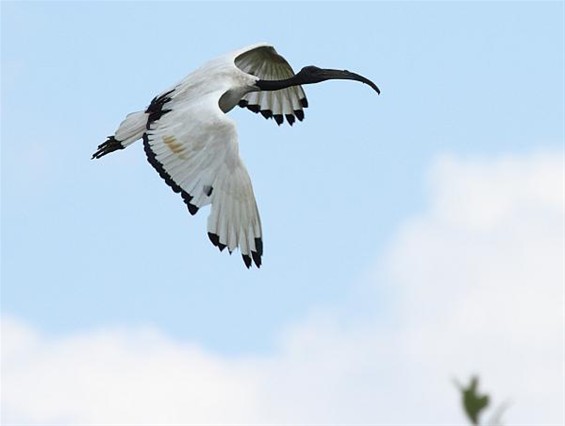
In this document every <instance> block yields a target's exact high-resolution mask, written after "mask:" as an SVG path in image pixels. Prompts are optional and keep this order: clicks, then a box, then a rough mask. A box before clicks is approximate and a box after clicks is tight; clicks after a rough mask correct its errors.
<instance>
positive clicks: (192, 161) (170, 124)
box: [143, 93, 263, 268]
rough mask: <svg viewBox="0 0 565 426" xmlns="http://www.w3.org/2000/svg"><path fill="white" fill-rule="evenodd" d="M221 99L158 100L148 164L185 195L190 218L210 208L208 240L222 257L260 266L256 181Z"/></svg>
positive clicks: (148, 137) (152, 111)
mask: <svg viewBox="0 0 565 426" xmlns="http://www.w3.org/2000/svg"><path fill="white" fill-rule="evenodd" d="M219 96H220V94H211V95H208V96H205V97H202V98H200V99H198V100H197V101H194V102H176V100H175V99H171V98H170V97H169V96H168V94H167V93H165V94H163V95H161V96H160V97H157V98H155V99H153V101H152V102H151V105H149V107H148V109H147V111H146V113H148V114H149V120H148V123H147V130H146V132H145V133H144V135H143V145H144V148H145V153H146V154H147V158H148V160H149V162H150V163H151V164H152V165H153V167H154V168H155V169H156V170H157V172H158V173H159V175H160V176H161V177H162V178H163V179H164V180H165V182H166V183H167V184H168V185H169V186H170V187H171V188H172V189H173V191H175V192H177V193H180V194H181V196H182V198H183V200H184V202H185V203H186V204H187V206H188V210H189V211H190V213H191V214H193V215H194V214H196V212H198V209H199V208H200V207H202V206H205V205H207V204H211V205H212V209H211V212H210V216H209V217H208V237H209V238H210V241H212V243H213V244H214V245H215V246H216V247H218V248H219V249H220V251H222V250H223V249H225V248H227V249H228V251H229V252H230V253H231V252H232V251H234V250H235V249H236V248H239V250H240V251H241V254H242V257H243V261H244V262H245V265H246V266H247V267H248V268H249V267H250V266H251V264H252V263H255V265H256V266H257V267H259V266H261V256H262V254H263V242H262V232H261V221H260V218H259V212H258V210H257V204H256V202H255V196H254V194H253V188H252V186H251V180H250V178H249V175H248V173H247V170H246V168H245V166H244V165H243V162H242V161H241V159H240V157H239V150H238V142H237V133H236V129H235V123H234V122H233V121H232V120H231V119H230V118H228V117H226V115H225V114H224V113H223V112H222V111H221V110H220V108H219V106H218V101H217V100H218V98H219Z"/></svg>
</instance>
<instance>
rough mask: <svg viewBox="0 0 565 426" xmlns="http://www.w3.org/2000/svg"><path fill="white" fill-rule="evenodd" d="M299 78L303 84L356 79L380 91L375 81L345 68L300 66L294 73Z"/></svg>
mask: <svg viewBox="0 0 565 426" xmlns="http://www.w3.org/2000/svg"><path fill="white" fill-rule="evenodd" d="M296 76H297V77H299V79H301V80H303V84H309V83H319V82H321V81H326V80H356V81H360V82H362V83H365V84H368V85H369V86H371V87H372V88H373V90H375V91H376V92H377V93H379V94H380V93H381V91H380V90H379V88H378V87H377V85H376V84H375V83H373V82H372V81H371V80H369V79H368V78H366V77H363V76H362V75H359V74H355V73H353V72H349V71H347V70H334V69H327V68H318V67H316V66H314V65H309V66H307V67H304V68H302V69H301V70H300V71H299V72H298V74H297V75H296Z"/></svg>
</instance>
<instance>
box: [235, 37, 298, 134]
mask: <svg viewBox="0 0 565 426" xmlns="http://www.w3.org/2000/svg"><path fill="white" fill-rule="evenodd" d="M234 62H235V65H236V66H237V67H238V68H239V69H240V70H242V71H244V72H246V73H248V74H251V75H254V76H256V77H259V78H260V79H261V80H285V79H287V78H290V77H292V76H293V75H294V71H293V70H292V67H291V66H290V64H289V63H288V62H287V61H286V59H284V58H283V57H282V56H280V55H279V54H278V53H277V51H276V50H275V49H274V48H273V47H272V46H266V45H261V46H258V47H254V48H251V49H249V50H246V51H244V52H242V53H239V54H238V55H237V56H235V58H234ZM239 106H240V107H247V108H248V109H250V110H251V111H253V112H255V113H258V112H260V113H261V114H262V115H263V116H264V117H265V118H273V119H274V120H275V121H276V122H277V124H279V125H280V124H282V122H283V121H284V119H285V118H286V120H287V121H288V123H289V124H290V125H291V126H292V124H293V123H294V122H295V119H296V118H297V119H298V120H299V121H302V120H303V119H304V108H306V107H308V101H307V100H306V95H305V93H304V90H303V89H302V86H293V87H289V88H287V89H282V90H277V91H273V92H270V91H265V92H251V93H248V94H247V95H245V96H244V97H243V98H242V99H241V101H240V102H239Z"/></svg>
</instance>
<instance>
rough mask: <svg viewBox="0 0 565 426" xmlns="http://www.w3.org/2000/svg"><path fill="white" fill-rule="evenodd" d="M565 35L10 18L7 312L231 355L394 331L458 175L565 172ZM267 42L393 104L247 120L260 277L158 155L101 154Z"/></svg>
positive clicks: (320, 89)
mask: <svg viewBox="0 0 565 426" xmlns="http://www.w3.org/2000/svg"><path fill="white" fill-rule="evenodd" d="M563 29H564V24H563V4H562V3H560V2H516V3H515V2H476V3H475V2H453V3H449V2H398V3H392V2H375V3H369V2H359V3H357V2H343V3H341V2H338V3H322V2H312V3H276V2H275V3H264V2H260V3H259V2H256V3H254V2H250V3H240V2H230V3H214V2H209V3H208V2H207V3H188V2H187V3H183V2H164V3H157V2H100V3H98V2H76V3H71V2H60V3H54V2H42V3H31V2H3V3H2V311H3V313H4V314H5V315H7V316H9V317H10V318H13V319H14V321H21V322H22V323H24V324H27V326H29V327H30V328H32V329H34V330H36V331H37V333H40V334H41V335H42V336H44V338H45V339H54V340H55V341H57V339H63V338H65V337H66V336H76V335H81V333H91V332H93V331H95V330H113V329H116V328H117V329H122V328H123V329H125V330H132V329H133V330H135V329H137V328H138V327H153V328H155V329H156V330H159V332H160V333H163V334H164V335H166V336H168V338H170V339H172V341H175V342H190V343H191V344H195V345H199V347H202V348H203V350H205V351H208V352H209V353H210V354H213V355H214V356H218V357H225V359H232V357H233V358H235V359H238V358H240V357H251V358H253V357H267V358H269V357H276V356H277V355H278V354H279V353H280V351H281V349H280V348H281V335H283V336H285V335H287V334H288V333H290V334H291V335H292V331H288V330H294V329H295V328H296V327H298V328H300V327H301V325H303V324H305V323H309V321H310V319H311V318H318V316H321V317H323V318H326V317H328V316H329V317H331V320H330V323H332V324H335V323H337V324H339V327H338V328H341V327H345V328H346V329H348V330H350V328H349V327H353V326H352V325H351V324H356V326H355V327H358V326H359V325H360V324H363V323H364V322H365V321H369V322H370V323H371V324H377V325H378V327H379V329H382V330H385V332H386V333H394V330H395V329H396V327H399V326H400V325H399V324H406V321H409V320H408V319H407V318H406V317H404V316H403V314H402V312H401V311H400V310H398V309H397V308H398V307H399V306H401V305H402V304H403V303H404V302H405V299H403V298H404V297H405V296H406V293H404V292H403V290H398V288H400V287H398V288H396V287H395V286H392V285H390V282H389V281H387V279H386V278H383V276H385V275H387V274H388V273H389V270H388V269H387V268H388V267H385V266H383V265H384V264H386V262H387V260H386V259H390V257H391V256H392V255H391V250H392V249H391V247H396V245H397V244H399V243H398V241H399V238H401V236H402V235H404V234H403V232H405V229H406V227H408V228H410V226H412V225H413V221H414V220H416V221H417V218H421V217H422V215H424V216H425V212H428V211H430V209H431V210H433V206H434V205H436V201H437V198H435V197H436V196H437V195H438V194H440V195H441V194H443V192H442V191H444V190H445V188H446V186H445V185H449V184H450V182H449V180H450V176H452V175H450V174H449V173H451V172H453V176H458V175H457V173H459V169H461V170H467V169H466V167H467V166H468V167H469V170H471V171H470V172H469V176H477V177H478V178H480V177H481V176H482V175H481V170H483V169H482V168H481V167H480V164H482V163H481V162H483V163H485V164H487V165H491V166H492V164H498V165H500V164H502V166H501V167H502V168H503V169H504V167H505V166H504V164H506V163H504V161H502V160H500V159H501V158H502V159H504V158H515V159H516V158H517V159H518V160H516V164H519V165H523V166H524V167H523V169H524V170H530V169H534V168H535V167H533V166H531V167H530V166H529V165H528V164H530V163H528V161H527V160H528V159H530V158H534V159H537V158H538V157H539V155H541V156H542V157H543V158H552V159H553V160H555V158H557V159H559V158H562V148H563V140H564V133H563V115H564V107H563V93H564V86H563V72H564V66H563V48H564V42H563ZM259 41H267V42H270V43H272V44H273V45H274V46H275V47H276V49H277V50H278V52H279V53H281V54H282V55H284V56H285V57H286V58H287V60H288V61H289V62H290V63H291V64H292V65H293V66H294V68H295V69H299V68H301V67H302V66H305V65H311V64H313V65H318V66H322V67H329V68H346V69H349V70H351V71H355V72H358V73H360V74H363V75H365V76H367V77H368V78H371V79H372V80H373V81H375V82H376V83H377V84H378V85H379V87H380V88H381V90H382V94H381V96H378V97H377V96H376V95H375V94H374V93H373V92H371V91H370V90H369V89H368V88H367V87H366V86H364V85H361V84H355V83H352V82H327V83H323V84H318V85H312V86H308V87H306V92H307V96H308V99H309V103H310V108H308V109H307V110H306V119H305V121H304V122H302V123H299V124H297V125H295V126H293V127H292V128H290V127H283V126H281V127H277V126H276V124H275V123H274V122H273V121H266V120H264V119H263V118H262V117H260V116H256V115H254V114H251V113H249V112H248V111H245V110H239V109H238V110H237V111H235V110H234V111H233V112H231V113H230V114H231V116H232V117H233V118H235V119H236V121H237V122H238V129H239V137H240V152H241V155H242V157H243V159H244V161H245V163H246V165H247V168H248V170H249V173H250V175H251V178H252V181H253V184H254V190H255V194H256V197H257V202H258V205H259V209H260V213H261V218H262V223H263V230H264V235H265V237H264V244H265V256H264V264H263V267H262V268H261V269H260V270H246V269H245V268H244V266H243V263H242V262H241V259H240V256H239V255H233V256H231V257H230V256H228V255H226V254H224V253H221V254H220V253H218V252H217V250H216V249H215V248H214V247H213V246H212V245H211V244H210V243H209V241H208V238H207V236H206V232H205V229H206V217H207V211H202V212H200V213H199V214H198V215H197V216H195V217H192V216H190V215H189V214H188V213H187V211H186V208H185V207H184V205H183V203H182V201H181V200H180V198H179V197H178V195H177V194H174V193H173V192H172V191H171V190H170V189H169V188H167V186H166V185H165V184H164V183H163V182H162V181H161V179H160V178H159V176H158V175H157V173H155V171H154V170H153V169H152V168H151V166H150V165H149V164H148V163H147V161H146V159H145V156H144V153H143V150H142V147H141V146H140V145H139V144H135V145H134V146H131V147H130V148H128V149H127V150H124V151H120V152H117V153H115V154H113V155H111V156H108V157H105V158H103V159H101V160H99V161H91V160H90V156H91V155H92V153H93V152H94V150H95V149H96V146H97V145H98V144H99V143H101V142H102V141H104V140H105V137H106V136H107V135H110V134H112V133H113V132H114V130H115V129H116V127H117V125H118V124H119V123H120V121H121V120H122V119H123V118H124V117H125V115H126V114H127V113H129V112H131V111H135V110H138V109H141V108H143V107H145V106H146V105H147V104H148V102H149V101H150V100H151V99H152V97H153V96H154V95H155V94H157V93H159V92H160V91H161V90H163V89H165V88H167V87H168V86H170V85H171V84H173V83H175V82H176V81H178V80H180V79H181V78H182V77H184V76H185V75H186V74H187V73H188V72H190V71H191V70H193V69H194V68H196V67H198V66H199V65H201V64H202V63H204V62H205V61H206V60H208V59H211V58H213V57H214V56H217V55H220V54H223V53H226V52H229V51H231V50H234V49H237V48H240V47H243V46H246V45H249V44H253V43H256V42H259ZM540 153H541V154H540ZM446 158H447V160H446ZM449 159H452V160H449ZM450 161H453V162H454V164H456V165H459V166H458V167H455V169H453V170H452V169H450V168H449V167H451V166H449V164H451V163H450ZM501 161H502V163H501ZM532 161H534V160H532ZM535 161H538V160H535ZM540 161H541V160H540ZM543 161H545V160H543ZM548 161H550V162H551V161H552V160H548ZM445 164H448V165H447V166H446V165H445ZM476 164H479V166H477V167H476V168H472V167H471V165H476ZM512 164H514V163H512ZM532 164H533V163H532ZM535 164H538V163H535ZM544 164H545V163H544ZM552 164H553V163H552ZM558 164H560V163H559V161H558ZM485 167H487V166H485ZM488 167H490V166H488ZM488 167H487V169H488ZM492 167H494V166H492ZM512 167H514V166H512ZM512 167H511V169H512ZM516 167H518V166H516ZM520 167H521V166H520ZM438 170H439V172H438ZM445 170H451V172H449V173H448V172H446V171H445ZM477 170H478V172H477ZM489 170H490V169H489ZM504 170H506V169H504ZM512 170H513V169H512ZM520 170H522V169H520ZM492 173H493V176H498V174H497V172H492ZM516 173H517V176H521V175H520V174H519V173H518V172H516ZM524 173H525V172H524ZM436 175H438V176H442V177H443V178H442V179H444V180H442V181H440V182H439V183H438V181H436V180H434V176H436ZM501 176H505V177H507V176H514V175H513V174H512V173H510V174H509V175H507V174H504V173H503V174H502V175H501ZM552 176H553V175H552ZM493 179H494V180H493V181H496V179H495V178H493ZM501 179H502V178H501ZM511 181H513V182H518V181H520V180H519V179H518V178H516V179H511ZM454 182H457V180H456V179H455V178H454ZM465 182H466V181H465ZM453 185H454V186H453V188H455V189H453V191H455V192H454V193H451V192H449V191H448V192H449V194H451V195H450V196H449V197H452V198H448V199H449V200H451V201H449V203H451V204H448V205H455V204H457V202H459V201H460V202H461V203H462V204H461V205H464V204H465V202H466V200H467V198H466V195H465V193H464V192H461V193H459V192H458V191H460V190H461V188H463V189H464V188H475V187H474V186H473V185H470V186H465V185H466V184H465V185H464V184H461V185H462V186H460V187H458V186H457V185H456V183H454V184H453ZM493 185H494V184H493ZM501 185H502V187H504V185H505V184H501ZM481 188H482V187H481ZM561 189H562V187H561ZM488 190H489V185H486V186H485V187H484V191H485V193H486V192H487V191H488ZM558 190H559V186H558ZM446 191H447V190H446ZM493 191H494V190H493ZM494 193H495V194H497V193H496V192H494ZM454 194H455V195H454ZM458 196H460V198H461V199H460V200H459V198H457V197H458ZM453 197H455V198H453ZM440 198H441V197H440ZM496 199H498V198H496ZM453 200H459V201H453ZM485 200H487V202H488V200H490V198H488V197H486V196H485ZM528 200H529V201H528V202H533V203H534V204H535V205H536V206H537V205H538V204H536V203H537V202H534V201H535V200H536V198H535V197H534V198H531V199H528ZM532 200H534V201H532ZM453 203H455V204H453ZM526 210H528V209H526ZM528 211H529V210H528ZM537 217H538V216H536V218H537ZM552 217H553V216H552ZM552 223H553V222H552ZM557 223H558V222H557ZM410 224H412V225H410ZM410 229H412V228H410ZM559 231H560V228H558V229H557V230H554V232H552V234H551V235H560V234H559ZM454 232H455V231H454ZM494 234H497V233H496V232H495V231H493V232H492V233H491V234H488V235H494ZM497 235H498V234H497ZM529 235H530V234H528V236H529ZM531 235H533V236H535V237H537V236H539V233H535V232H533V233H532V234H531ZM561 235H562V234H561ZM528 238H529V237H528ZM532 238H534V237H532ZM528 241H529V240H528ZM536 241H537V240H536ZM544 241H545V240H544ZM421 249H422V251H421V252H418V253H416V254H413V255H415V256H416V257H418V256H422V258H425V255H426V254H429V253H430V252H431V251H432V249H433V248H430V247H427V246H422V247H421ZM452 249H453V248H452ZM453 250H455V249H453ZM465 256H466V255H465V251H463V252H461V255H460V256H459V257H458V259H460V260H461V259H466V257H465ZM469 259H471V258H469ZM436 260H437V259H436ZM469 262H470V263H473V262H475V260H473V261H471V260H469ZM477 262H478V261H477ZM510 263H512V262H510ZM466 264H467V263H466ZM436 267H437V268H439V269H438V270H442V268H444V267H445V268H447V269H449V267H450V265H448V264H444V263H442V259H439V260H438V264H437V265H436ZM475 268H476V270H480V269H481V266H480V264H475ZM553 278H554V280H553V281H551V282H552V283H555V282H559V279H560V278H561V279H562V275H561V276H560V277H553ZM422 285H423V286H424V288H425V284H424V283H422ZM508 285H510V284H508ZM430 293H431V295H432V296H430V297H432V298H431V300H432V303H434V302H437V304H438V305H445V304H446V303H449V302H450V300H449V299H448V298H447V297H448V295H447V294H446V293H442V292H440V291H438V292H435V293H434V290H432V289H430ZM430 309H431V310H433V308H432V307H430ZM447 320H448V322H449V319H447ZM322 322H323V321H322ZM355 327H353V328H355ZM330 328H331V327H330ZM361 328H363V327H361ZM355 330H357V328H355ZM126 334H127V333H126ZM353 334H354V333H353ZM283 340H284V339H283ZM291 340H292V339H291ZM283 346H284V345H283ZM444 373H445V375H446V377H447V374H448V372H442V373H441V374H444ZM438 374H440V373H439V372H438ZM376 380H377V379H376ZM486 380H488V378H486ZM553 408H555V407H553ZM553 412H557V411H556V410H555V411H552V413H553ZM430 415H431V414H430ZM14 418H18V417H17V416H16V417H14ZM281 418H282V417H281ZM430 418H433V416H432V417H430ZM529 418H530V419H535V418H536V417H535V413H533V414H531V416H530V417H529ZM555 418H556V417H551V418H549V417H544V418H543V419H544V420H545V421H547V422H552V421H557V420H554V419H555ZM548 419H549V420H548ZM362 420H363V421H364V422H369V421H372V420H371V419H369V418H367V419H362ZM86 423H87V422H86Z"/></svg>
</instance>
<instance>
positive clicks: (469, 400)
mask: <svg viewBox="0 0 565 426" xmlns="http://www.w3.org/2000/svg"><path fill="white" fill-rule="evenodd" d="M478 386H479V378H478V377H477V376H473V377H471V383H470V384H469V386H468V387H466V388H465V387H461V386H460V387H459V388H460V390H461V395H462V399H463V408H464V409H465V413H466V414H467V417H469V420H471V423H472V424H474V425H478V424H479V416H480V415H481V413H482V412H483V410H484V409H485V408H486V407H487V406H488V404H489V396H488V395H486V394H484V395H481V394H479V391H478V389H477V388H478Z"/></svg>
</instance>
